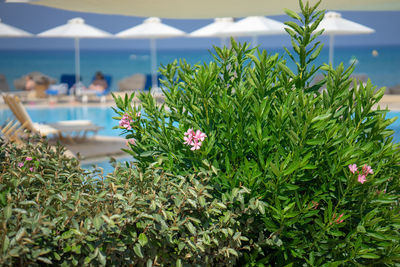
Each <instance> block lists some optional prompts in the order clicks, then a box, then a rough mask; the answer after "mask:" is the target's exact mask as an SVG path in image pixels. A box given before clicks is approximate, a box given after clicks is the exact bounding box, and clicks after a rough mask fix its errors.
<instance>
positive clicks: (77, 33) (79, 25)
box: [38, 18, 113, 83]
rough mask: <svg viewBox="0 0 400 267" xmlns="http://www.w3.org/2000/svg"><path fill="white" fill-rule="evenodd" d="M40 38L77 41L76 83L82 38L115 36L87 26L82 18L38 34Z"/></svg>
mask: <svg viewBox="0 0 400 267" xmlns="http://www.w3.org/2000/svg"><path fill="white" fill-rule="evenodd" d="M38 36H39V37H50V38H74V39H75V82H76V83H78V82H79V77H80V55H79V39H81V38H112V37H113V35H112V34H110V33H108V32H105V31H103V30H100V29H98V28H95V27H93V26H90V25H88V24H85V20H84V19H82V18H73V19H70V20H69V21H68V23H67V24H64V25H61V26H58V27H55V28H52V29H50V30H47V31H44V32H42V33H39V34H38Z"/></svg>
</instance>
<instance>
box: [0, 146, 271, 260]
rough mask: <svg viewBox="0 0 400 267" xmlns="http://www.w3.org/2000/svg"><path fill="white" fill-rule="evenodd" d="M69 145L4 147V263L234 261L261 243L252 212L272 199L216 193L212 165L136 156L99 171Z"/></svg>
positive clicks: (0, 254)
mask: <svg viewBox="0 0 400 267" xmlns="http://www.w3.org/2000/svg"><path fill="white" fill-rule="evenodd" d="M42 142H43V141H42ZM63 152H64V149H63V148H61V147H56V148H55V149H52V148H51V147H50V146H48V145H47V144H41V143H30V142H28V143H27V145H26V146H23V147H17V146H15V145H12V144H6V143H5V144H2V146H1V147H0V154H1V155H6V157H5V158H3V159H4V160H3V161H2V165H1V168H0V229H1V231H0V265H1V266H39V265H46V264H48V265H56V266H188V265H190V266H232V265H233V264H235V262H237V260H238V257H239V255H241V254H242V252H243V251H251V249H252V248H253V247H254V244H252V243H250V242H249V240H248V238H247V237H246V236H245V235H243V232H245V231H248V229H249V228H250V227H252V226H251V224H250V221H248V222H247V221H243V219H244V218H245V217H249V218H250V217H254V216H257V215H258V214H260V210H262V209H263V207H264V206H263V204H262V203H261V202H259V201H257V200H256V199H254V200H253V202H254V204H253V205H252V206H251V207H248V206H247V205H244V201H245V197H246V196H247V195H248V194H249V191H248V190H247V189H246V188H244V187H240V188H236V189H233V190H232V191H231V192H229V193H226V194H224V195H223V198H222V199H216V198H214V197H213V194H212V192H213V188H212V187H211V186H210V185H209V182H208V180H209V177H210V173H209V172H208V171H207V170H202V171H199V172H196V173H193V174H192V175H188V176H179V175H172V174H169V173H168V172H165V171H164V170H162V169H161V168H159V167H156V166H149V167H148V168H147V169H145V170H139V169H138V168H136V167H135V166H132V165H129V164H125V165H123V166H121V165H119V166H116V169H115V171H114V172H113V173H112V174H109V175H108V176H106V177H103V176H100V177H99V174H98V173H97V172H95V173H92V172H86V171H84V170H82V169H81V168H80V167H79V161H78V160H76V159H70V158H67V157H66V156H65V155H64V153H63ZM246 229H247V230H246Z"/></svg>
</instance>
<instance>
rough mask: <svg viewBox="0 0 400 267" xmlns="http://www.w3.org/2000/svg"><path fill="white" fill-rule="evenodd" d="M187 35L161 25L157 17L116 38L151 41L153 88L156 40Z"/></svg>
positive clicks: (153, 84) (118, 34)
mask: <svg viewBox="0 0 400 267" xmlns="http://www.w3.org/2000/svg"><path fill="white" fill-rule="evenodd" d="M185 35H186V33H185V32H183V31H181V30H179V29H177V28H174V27H171V26H168V25H166V24H163V23H161V19H159V18H156V17H150V18H147V19H145V20H144V21H143V23H142V24H140V25H137V26H135V27H132V28H129V29H127V30H125V31H122V32H119V33H117V34H116V36H117V37H120V38H132V39H150V50H151V74H152V86H153V88H156V87H157V69H156V65H157V54H156V39H160V38H173V37H181V36H185Z"/></svg>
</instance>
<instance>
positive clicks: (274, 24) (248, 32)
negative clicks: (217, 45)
mask: <svg viewBox="0 0 400 267" xmlns="http://www.w3.org/2000/svg"><path fill="white" fill-rule="evenodd" d="M219 34H221V35H225V36H235V37H240V36H251V37H252V43H253V47H255V46H257V43H258V40H257V36H260V35H278V34H286V31H285V25H284V24H283V23H281V22H279V21H276V20H273V19H269V18H266V17H262V16H250V17H247V18H244V19H242V20H239V21H238V22H236V23H234V24H232V25H231V26H229V27H227V28H225V29H223V30H221V31H220V33H219Z"/></svg>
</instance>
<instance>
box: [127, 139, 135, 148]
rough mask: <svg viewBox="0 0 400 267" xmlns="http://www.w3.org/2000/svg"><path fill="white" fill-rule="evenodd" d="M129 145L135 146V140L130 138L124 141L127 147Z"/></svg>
mask: <svg viewBox="0 0 400 267" xmlns="http://www.w3.org/2000/svg"><path fill="white" fill-rule="evenodd" d="M129 144H131V145H136V139H135V138H131V139H128V140H126V145H127V146H129Z"/></svg>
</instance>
